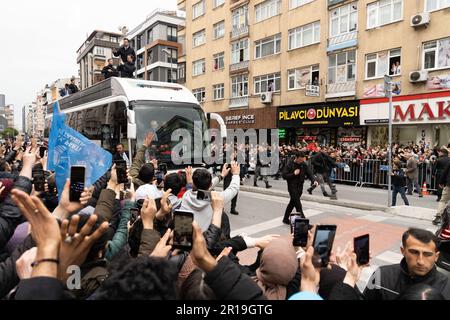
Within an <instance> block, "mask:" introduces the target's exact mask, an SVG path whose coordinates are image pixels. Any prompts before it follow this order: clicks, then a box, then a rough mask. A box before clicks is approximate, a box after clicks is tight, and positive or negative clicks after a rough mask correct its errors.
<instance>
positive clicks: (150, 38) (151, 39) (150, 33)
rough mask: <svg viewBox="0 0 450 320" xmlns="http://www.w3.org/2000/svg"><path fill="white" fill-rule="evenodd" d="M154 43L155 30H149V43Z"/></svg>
mask: <svg viewBox="0 0 450 320" xmlns="http://www.w3.org/2000/svg"><path fill="white" fill-rule="evenodd" d="M152 42H153V29H150V30H147V43H152Z"/></svg>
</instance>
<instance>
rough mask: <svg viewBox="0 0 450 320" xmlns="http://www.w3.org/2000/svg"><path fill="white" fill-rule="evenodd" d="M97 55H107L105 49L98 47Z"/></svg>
mask: <svg viewBox="0 0 450 320" xmlns="http://www.w3.org/2000/svg"><path fill="white" fill-rule="evenodd" d="M95 53H96V54H97V55H99V56H104V55H105V48H101V47H96V49H95Z"/></svg>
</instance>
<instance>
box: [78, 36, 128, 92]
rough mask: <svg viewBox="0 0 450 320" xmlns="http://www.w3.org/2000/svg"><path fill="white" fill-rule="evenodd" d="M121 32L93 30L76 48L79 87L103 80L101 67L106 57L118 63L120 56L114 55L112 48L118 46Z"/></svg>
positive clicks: (106, 59) (82, 87)
mask: <svg viewBox="0 0 450 320" xmlns="http://www.w3.org/2000/svg"><path fill="white" fill-rule="evenodd" d="M122 39H123V34H120V33H115V32H107V31H101V30H94V31H93V32H92V33H91V34H90V35H89V37H88V38H87V39H86V40H85V41H84V42H83V44H82V45H81V47H80V48H79V49H78V50H77V63H78V64H79V73H80V89H86V88H88V87H90V86H92V85H94V84H96V83H97V82H100V81H102V80H104V77H103V75H102V69H103V67H104V66H105V65H106V64H107V63H108V59H110V58H113V59H114V65H116V66H117V65H119V62H120V58H117V57H114V56H113V54H112V49H113V48H119V47H120V45H121V42H122Z"/></svg>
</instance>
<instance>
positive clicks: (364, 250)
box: [353, 234, 370, 266]
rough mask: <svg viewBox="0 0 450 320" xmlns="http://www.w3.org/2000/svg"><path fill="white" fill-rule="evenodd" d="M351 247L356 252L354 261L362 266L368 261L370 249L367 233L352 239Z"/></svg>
mask: <svg viewBox="0 0 450 320" xmlns="http://www.w3.org/2000/svg"><path fill="white" fill-rule="evenodd" d="M353 247H354V249H355V253H356V262H357V263H358V265H360V266H363V265H366V264H368V263H369V260H370V249H369V235H368V234H365V235H363V236H359V237H356V238H354V239H353Z"/></svg>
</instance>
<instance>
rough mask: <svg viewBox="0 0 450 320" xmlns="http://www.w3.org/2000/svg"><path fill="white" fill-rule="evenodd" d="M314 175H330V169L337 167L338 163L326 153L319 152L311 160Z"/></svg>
mask: <svg viewBox="0 0 450 320" xmlns="http://www.w3.org/2000/svg"><path fill="white" fill-rule="evenodd" d="M311 165H312V167H313V169H314V173H320V174H328V171H329V169H330V168H335V167H336V162H335V161H334V160H333V159H332V158H331V157H330V156H329V155H327V154H326V153H323V152H319V153H318V154H316V155H315V156H314V157H312V159H311Z"/></svg>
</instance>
